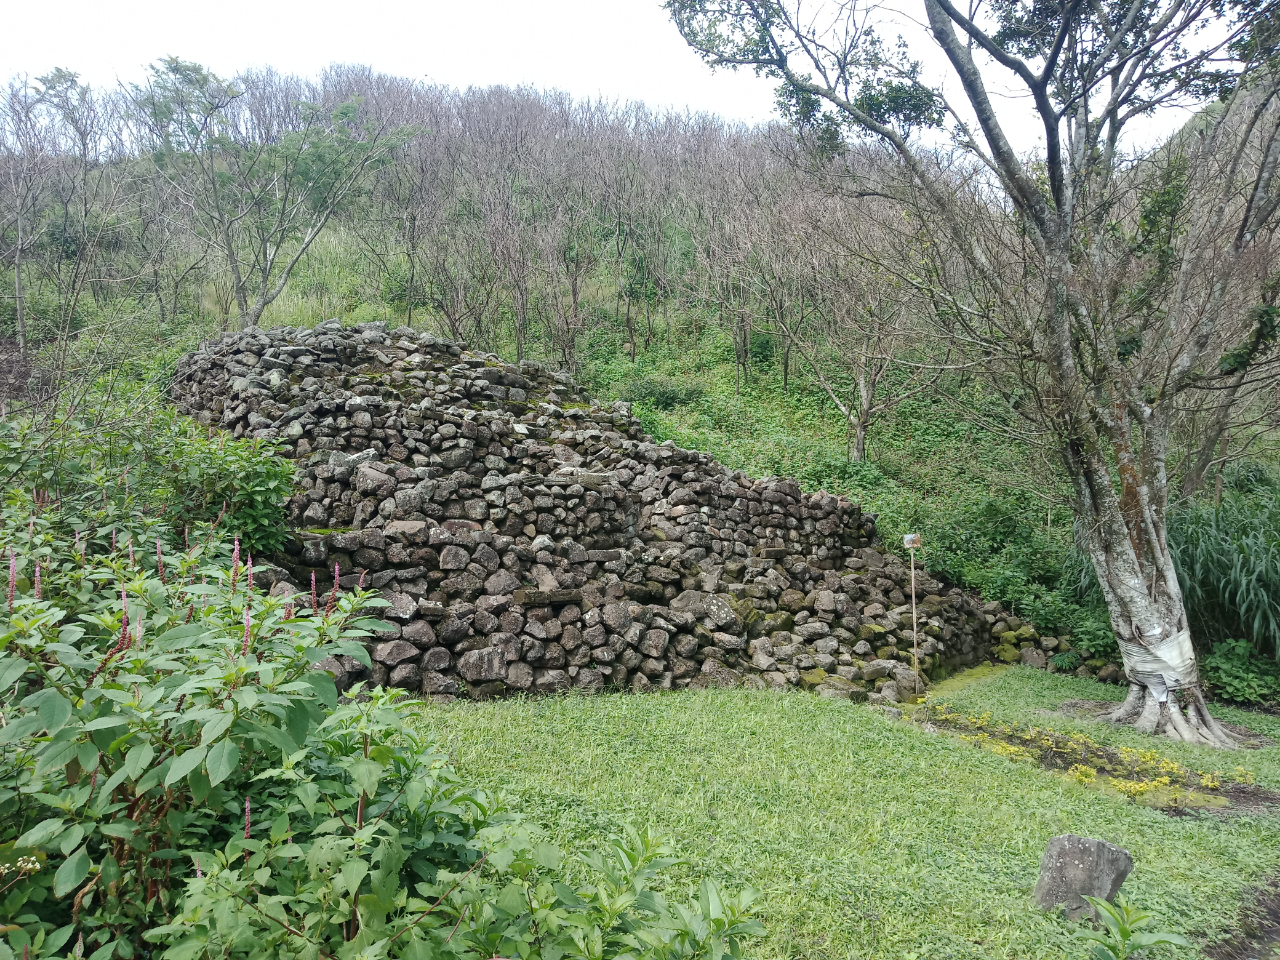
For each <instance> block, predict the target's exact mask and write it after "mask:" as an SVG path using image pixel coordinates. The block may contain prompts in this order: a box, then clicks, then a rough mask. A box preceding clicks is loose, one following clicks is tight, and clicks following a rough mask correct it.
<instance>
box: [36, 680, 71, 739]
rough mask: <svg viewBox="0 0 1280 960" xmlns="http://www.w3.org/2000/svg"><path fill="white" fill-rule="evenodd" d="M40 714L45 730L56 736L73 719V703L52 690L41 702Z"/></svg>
mask: <svg viewBox="0 0 1280 960" xmlns="http://www.w3.org/2000/svg"><path fill="white" fill-rule="evenodd" d="M39 713H40V722H41V723H43V724H44V726H45V729H46V730H48V731H49V733H50V734H55V733H57V732H58V731H59V730H61V729H62V728H63V727H64V726H66V723H67V721H68V720H70V719H71V701H70V700H68V699H67V698H66V697H64V696H63V695H62V694H60V693H58V692H57V691H56V690H50V691H48V693H47V694H46V695H45V696H44V698H43V699H41V701H40V710H39Z"/></svg>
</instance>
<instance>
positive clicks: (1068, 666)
mask: <svg viewBox="0 0 1280 960" xmlns="http://www.w3.org/2000/svg"><path fill="white" fill-rule="evenodd" d="M1049 660H1050V661H1051V662H1052V663H1053V665H1054V666H1055V667H1057V668H1058V670H1060V671H1061V672H1063V673H1071V672H1072V671H1074V670H1077V669H1079V667H1080V664H1082V663H1084V657H1083V656H1082V655H1081V654H1080V652H1079V651H1077V650H1064V651H1063V652H1062V653H1055V654H1054V655H1053V656H1052V657H1050V658H1049Z"/></svg>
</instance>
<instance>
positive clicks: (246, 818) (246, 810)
mask: <svg viewBox="0 0 1280 960" xmlns="http://www.w3.org/2000/svg"><path fill="white" fill-rule="evenodd" d="M244 838H245V839H246V840H248V839H249V798H248V797H245V798H244Z"/></svg>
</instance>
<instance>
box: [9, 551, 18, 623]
mask: <svg viewBox="0 0 1280 960" xmlns="http://www.w3.org/2000/svg"><path fill="white" fill-rule="evenodd" d="M17 588H18V555H17V554H16V553H14V552H13V547H10V548H9V612H10V613H13V595H14V591H16V590H17Z"/></svg>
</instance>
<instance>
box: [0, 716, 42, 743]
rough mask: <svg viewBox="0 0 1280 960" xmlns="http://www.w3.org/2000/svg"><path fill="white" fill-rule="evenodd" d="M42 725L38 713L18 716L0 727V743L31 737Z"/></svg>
mask: <svg viewBox="0 0 1280 960" xmlns="http://www.w3.org/2000/svg"><path fill="white" fill-rule="evenodd" d="M43 727H44V721H42V720H41V719H40V715H39V714H38V713H29V714H27V715H26V716H25V717H19V718H18V719H17V720H14V721H13V722H12V723H11V724H9V725H8V726H7V727H4V728H3V729H0V743H14V742H15V741H18V740H25V739H27V738H28V737H33V736H35V735H36V734H37V733H39V732H40V730H41V729H43Z"/></svg>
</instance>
